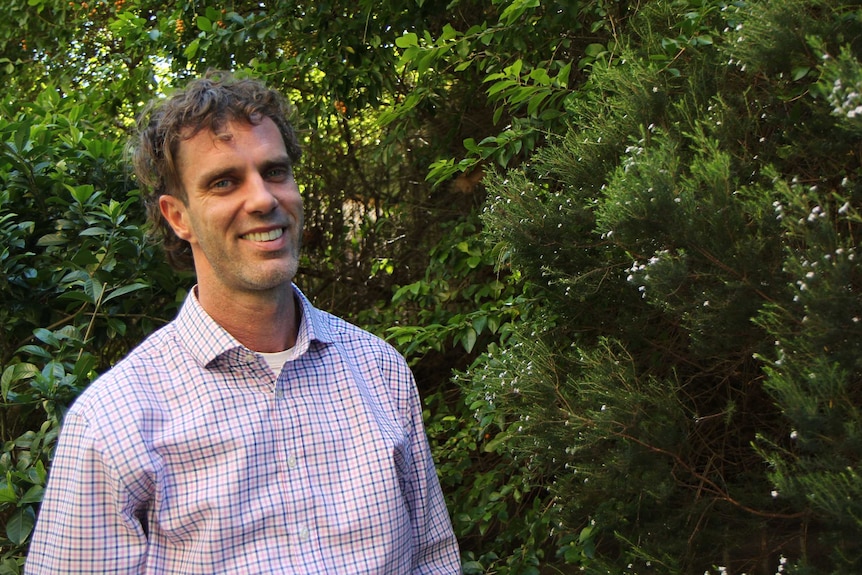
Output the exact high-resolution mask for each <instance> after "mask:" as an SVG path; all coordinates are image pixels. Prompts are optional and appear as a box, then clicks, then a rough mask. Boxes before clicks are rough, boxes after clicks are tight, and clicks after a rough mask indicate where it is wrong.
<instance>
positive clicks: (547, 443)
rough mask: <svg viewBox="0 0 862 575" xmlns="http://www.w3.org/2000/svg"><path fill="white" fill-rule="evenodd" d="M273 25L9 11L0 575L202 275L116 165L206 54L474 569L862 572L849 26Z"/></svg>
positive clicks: (64, 1)
mask: <svg viewBox="0 0 862 575" xmlns="http://www.w3.org/2000/svg"><path fill="white" fill-rule="evenodd" d="M268 4H269V3H265V2H264V3H259V2H243V1H234V2H231V3H224V2H217V1H215V0H214V1H213V2H212V3H211V4H206V3H204V2H177V1H172V0H171V1H166V2H165V1H162V2H154V1H152V0H114V1H113V2H105V1H101V0H97V1H94V2H88V1H84V2H78V1H71V2H70V1H68V0H6V1H5V2H3V3H2V4H0V18H2V19H3V22H6V23H12V22H14V23H15V26H11V25H8V24H7V25H4V26H2V27H0V68H2V69H3V70H4V72H5V74H4V79H6V81H5V82H4V84H3V86H2V87H0V265H2V275H0V298H2V301H3V306H2V308H0V334H2V335H0V374H2V381H0V396H2V397H0V399H2V407H0V426H2V427H0V432H2V441H3V449H2V455H0V468H2V475H0V513H2V517H3V523H4V526H5V527H4V528H0V538H2V541H0V546H2V557H0V573H17V572H19V571H20V566H21V564H22V562H23V558H24V556H25V554H26V545H27V541H28V539H29V535H30V532H31V530H32V526H33V522H34V519H35V516H36V514H37V512H38V503H39V501H40V498H41V493H42V490H43V488H44V485H45V482H46V478H47V475H48V473H49V471H50V459H51V452H52V448H53V445H54V441H55V439H56V436H57V433H58V431H59V428H60V424H61V420H62V414H63V411H64V409H65V407H66V406H68V404H69V403H70V402H71V401H72V400H73V399H74V397H75V396H76V395H77V393H79V392H80V390H81V389H83V387H85V386H86V385H87V384H88V383H90V382H91V381H92V380H93V379H94V378H95V377H97V375H98V374H99V373H102V372H103V371H104V370H105V369H107V368H108V367H110V365H111V364H112V363H113V362H114V361H116V359H117V358H118V357H120V356H122V355H123V354H124V353H125V352H126V351H127V350H128V349H129V348H130V347H131V346H133V345H135V343H136V342H138V341H140V340H141V339H142V338H143V337H144V336H145V335H146V334H148V333H150V332H151V331H152V330H153V329H155V328H157V327H158V326H159V325H162V324H163V323H164V322H166V321H168V320H169V319H170V318H171V317H172V315H173V313H174V311H175V310H176V305H177V302H179V301H181V300H182V297H183V296H184V294H185V291H186V290H187V289H188V287H189V286H190V285H191V283H192V282H193V278H192V277H189V276H179V277H178V276H177V275H176V274H174V273H173V272H172V271H170V270H169V269H168V268H167V266H166V265H165V263H164V261H163V259H162V256H161V253H160V251H159V249H158V247H157V246H155V245H153V244H152V243H151V242H150V241H149V240H148V238H147V235H146V229H145V227H143V226H142V224H143V213H142V209H141V206H140V203H139V201H138V198H137V189H136V183H135V182H134V179H133V178H132V176H131V175H130V174H129V173H128V169H127V167H126V162H125V158H124V150H123V144H124V141H125V140H126V138H127V136H128V133H129V130H130V127H131V125H132V124H133V121H134V117H135V115H136V113H137V112H138V110H139V109H140V107H141V106H142V104H143V103H144V102H145V101H146V100H148V99H149V98H150V97H152V96H154V95H158V94H161V93H163V92H165V91H168V90H169V89H170V86H171V85H173V84H175V83H181V82H182V80H183V79H185V78H187V77H189V76H191V75H194V74H197V73H199V72H201V71H203V70H205V69H207V68H210V67H220V68H230V69H235V70H238V71H239V73H249V74H254V75H257V76H259V77H262V78H264V79H265V80H266V81H267V82H268V83H269V84H270V85H272V86H274V87H277V88H280V89H282V90H284V92H285V93H286V94H288V95H289V97H290V98H291V100H292V101H293V103H294V105H295V107H296V114H295V118H294V119H295V123H296V125H297V127H298V129H299V131H300V134H301V137H302V138H303V143H304V148H305V155H304V160H303V165H302V166H300V167H299V169H298V170H297V174H298V177H299V179H300V185H301V188H302V191H303V195H304V200H305V203H306V211H307V215H308V222H307V230H306V232H305V236H304V241H305V253H304V259H303V263H302V269H301V273H300V277H299V278H298V282H299V283H300V284H301V286H302V287H303V289H304V290H305V291H306V293H308V294H309V295H310V296H311V297H312V298H313V299H314V300H315V301H316V303H317V304H318V305H320V306H321V307H324V308H326V309H329V310H332V311H334V312H335V313H338V314H340V315H342V316H345V317H347V318H348V319H351V320H353V321H355V322H357V323H360V324H361V325H363V326H366V327H368V328H369V329H372V330H374V331H376V332H377V333H380V334H381V335H383V336H384V337H387V338H388V339H390V341H392V342H393V343H394V344H396V345H397V346H399V348H400V349H401V350H402V351H403V352H404V353H405V354H406V355H407V356H408V358H409V359H410V360H411V363H412V365H413V367H414V371H415V372H416V375H417V380H418V383H419V385H420V391H421V392H422V395H423V396H424V398H425V401H426V404H427V411H426V423H427V426H428V431H429V435H430V437H431V439H432V446H433V449H434V453H435V457H436V459H437V461H438V467H439V471H440V475H441V481H442V483H443V486H444V490H445V492H446V496H447V500H448V502H449V506H450V510H451V512H452V516H453V522H454V524H455V528H456V532H457V535H458V537H459V540H460V542H461V547H462V552H463V558H464V571H465V572H466V573H512V574H516V573H539V572H558V571H561V572H581V570H584V571H586V572H595V573H608V572H610V573H622V572H643V571H647V570H652V571H654V572H661V573H703V572H705V571H710V572H717V571H719V570H725V571H727V572H732V573H742V572H745V573H768V574H772V573H776V572H778V571H781V572H796V573H847V572H854V571H859V570H860V563H862V548H860V545H859V541H860V540H862V537H860V535H862V522H860V519H859V518H860V517H862V510H860V509H859V503H858V502H859V501H860V500H862V498H860V495H862V480H860V478H859V475H858V465H859V458H860V450H862V447H860V446H862V440H860V429H862V416H860V413H859V409H860V400H861V399H862V398H860V391H859V389H860V383H862V382H860V363H859V362H860V360H859V359H858V358H859V357H860V350H859V346H860V345H862V343H860V342H862V337H860V336H862V333H860V330H862V327H860V318H862V300H860V298H859V288H860V281H862V278H860V268H859V265H858V263H857V262H856V250H857V247H856V243H857V240H858V235H859V229H860V227H859V225H860V213H859V205H860V202H859V200H860V197H859V195H860V193H862V191H860V190H862V188H860V171H859V170H860V165H859V162H860V157H859V153H858V150H859V143H860V136H862V127H860V126H862V124H860V122H862V96H860V95H859V94H860V93H862V69H860V65H859V60H860V58H862V44H860V41H862V11H860V8H859V6H858V5H856V4H853V3H851V4H849V5H848V4H841V3H838V2H832V1H827V0H817V1H815V2H811V1H804V2H803V1H802V0H791V1H789V2H788V1H782V0H752V1H748V2H743V1H737V2H728V1H719V0H673V1H671V0H669V1H659V0H656V1H654V2H645V3H639V2H631V3H630V2H625V1H623V0H585V1H566V0H488V1H485V2H481V1H479V0H465V1H460V0H455V1H452V2H442V1H436V0H411V1H409V2H400V1H395V0H386V1H383V2H372V1H371V0H359V1H358V2H343V1H341V0H331V1H329V2H318V3H310V4H304V3H297V2H274V3H272V5H271V6H270V5H268Z"/></svg>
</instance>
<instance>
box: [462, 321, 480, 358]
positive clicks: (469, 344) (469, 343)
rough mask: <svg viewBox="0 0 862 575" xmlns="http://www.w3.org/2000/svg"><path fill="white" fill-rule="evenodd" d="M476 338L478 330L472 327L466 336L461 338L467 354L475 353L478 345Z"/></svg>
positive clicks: (465, 333)
mask: <svg viewBox="0 0 862 575" xmlns="http://www.w3.org/2000/svg"><path fill="white" fill-rule="evenodd" d="M476 337H477V334H476V330H475V329H473V328H472V327H469V328H467V330H466V331H465V332H464V335H463V336H462V337H461V345H463V346H464V349H465V350H466V351H467V353H470V352H471V351H473V347H475V345H476Z"/></svg>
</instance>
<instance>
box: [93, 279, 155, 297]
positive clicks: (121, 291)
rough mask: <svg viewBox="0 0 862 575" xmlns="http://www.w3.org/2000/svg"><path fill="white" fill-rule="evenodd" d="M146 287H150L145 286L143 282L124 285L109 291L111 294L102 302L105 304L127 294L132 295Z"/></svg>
mask: <svg viewBox="0 0 862 575" xmlns="http://www.w3.org/2000/svg"><path fill="white" fill-rule="evenodd" d="M148 287H150V286H149V284H146V283H143V282H135V283H133V284H129V285H125V286H123V287H119V288H117V289H115V290H113V291H111V293H110V294H108V295H107V296H106V297H105V299H104V300H103V301H106V302H107V301H111V300H112V299H114V298H117V297H120V296H124V295H126V294H128V293H132V292H134V291H138V290H141V289H144V288H148Z"/></svg>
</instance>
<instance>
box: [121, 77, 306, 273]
mask: <svg viewBox="0 0 862 575" xmlns="http://www.w3.org/2000/svg"><path fill="white" fill-rule="evenodd" d="M289 113H290V107H289V105H288V104H287V102H286V100H285V99H284V98H283V97H282V96H281V94H279V93H278V92H276V91H275V90H272V89H269V88H267V87H266V86H265V85H264V84H263V83H262V82H260V81H259V80H254V79H239V78H236V77H234V76H233V75H232V74H230V73H229V72H222V71H210V72H208V73H207V74H206V75H205V76H203V77H201V78H198V79H195V80H192V81H191V82H190V83H189V84H188V85H187V86H186V87H185V88H184V89H183V90H180V91H178V92H175V93H174V94H173V95H171V97H170V98H167V99H162V100H153V101H152V102H150V104H149V105H148V106H147V107H146V108H145V109H144V111H143V113H142V114H141V116H140V118H139V119H138V124H137V127H138V132H137V137H136V138H134V139H133V140H132V142H131V146H130V147H131V153H132V165H133V167H134V170H135V174H136V175H137V177H138V182H139V184H140V185H141V188H142V190H141V191H142V197H143V201H144V206H145V207H146V210H147V218H148V219H149V221H150V222H151V223H152V232H153V234H154V235H155V236H157V237H159V238H160V239H161V240H162V241H163V243H164V250H165V255H166V257H167V260H168V263H170V265H171V266H172V267H173V268H174V269H178V270H193V269H194V260H193V259H192V251H191V246H190V245H189V243H188V242H187V241H185V240H183V239H180V238H179V237H177V236H176V234H174V231H173V229H171V227H170V225H169V224H168V222H167V221H166V220H165V219H164V217H163V216H162V213H161V210H160V209H159V196H161V195H164V194H169V195H172V196H175V197H177V198H179V199H180V200H181V201H182V202H183V203H186V202H187V196H186V192H185V190H184V189H183V186H182V179H181V176H180V173H179V168H178V167H177V163H176V158H177V153H178V151H179V145H180V143H181V142H182V141H183V140H188V139H189V138H192V137H194V136H195V135H196V134H197V133H199V132H200V131H201V130H211V131H213V132H216V133H217V132H218V131H219V130H221V129H222V128H223V127H224V126H225V124H227V123H228V122H231V121H243V122H248V123H249V124H253V125H257V124H259V123H260V122H261V121H263V119H264V118H270V119H271V120H272V121H273V122H275V125H276V126H277V127H278V131H279V132H280V133H281V137H282V139H283V140H284V146H285V149H286V150H287V154H288V156H289V157H290V159H291V161H293V162H294V163H295V162H297V161H299V158H300V156H301V155H302V150H301V149H300V147H299V142H298V141H297V139H296V134H295V133H294V131H293V127H292V126H291V124H290V122H289V121H288V115H289Z"/></svg>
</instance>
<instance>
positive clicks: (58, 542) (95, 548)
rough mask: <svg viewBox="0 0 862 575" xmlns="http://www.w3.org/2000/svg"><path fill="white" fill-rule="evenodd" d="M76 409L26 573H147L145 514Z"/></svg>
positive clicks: (52, 473) (62, 443)
mask: <svg viewBox="0 0 862 575" xmlns="http://www.w3.org/2000/svg"><path fill="white" fill-rule="evenodd" d="M105 447H106V445H105V441H104V440H103V439H101V437H100V435H99V434H98V433H97V431H96V430H94V429H93V427H92V426H91V425H90V424H89V422H88V421H87V420H86V419H85V418H84V417H83V416H82V415H81V414H80V413H79V412H77V411H74V410H73V411H70V412H69V413H68V414H67V415H66V419H65V421H64V425H63V430H62V432H61V434H60V439H59V443H58V446H57V450H56V453H55V456H54V459H53V462H52V465H51V470H50V475H49V477H48V487H47V489H46V492H45V497H44V500H43V502H42V506H41V510H40V512H39V516H38V519H37V522H36V529H35V532H34V534H33V539H32V542H31V545H30V551H29V553H28V556H27V560H26V564H25V567H24V572H25V574H26V575H48V574H51V575H58V574H61V575H62V574H73V573H74V574H85V573H92V574H96V573H99V574H109V573H114V574H117V573H123V574H133V573H143V571H144V566H145V562H146V554H147V536H146V530H145V528H144V523H143V521H145V519H143V520H142V517H143V515H144V514H145V513H146V510H145V506H144V504H143V503H142V502H141V501H140V498H138V497H135V496H133V493H132V490H130V489H127V488H126V486H125V485H124V482H123V481H121V479H120V473H118V470H117V469H116V466H115V465H113V464H112V462H111V461H110V459H109V457H108V456H107V455H106V449H105Z"/></svg>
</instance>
